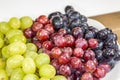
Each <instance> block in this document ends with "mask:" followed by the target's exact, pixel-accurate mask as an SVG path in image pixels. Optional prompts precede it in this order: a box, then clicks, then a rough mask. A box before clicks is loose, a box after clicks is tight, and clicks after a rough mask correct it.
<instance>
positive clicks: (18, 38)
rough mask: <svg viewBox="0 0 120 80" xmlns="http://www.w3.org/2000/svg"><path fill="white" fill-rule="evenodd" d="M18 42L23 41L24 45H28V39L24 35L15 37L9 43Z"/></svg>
mask: <svg viewBox="0 0 120 80" xmlns="http://www.w3.org/2000/svg"><path fill="white" fill-rule="evenodd" d="M17 41H21V42H23V43H26V41H27V40H26V38H25V36H24V35H21V34H18V35H14V36H12V37H11V38H10V39H9V43H13V42H17Z"/></svg>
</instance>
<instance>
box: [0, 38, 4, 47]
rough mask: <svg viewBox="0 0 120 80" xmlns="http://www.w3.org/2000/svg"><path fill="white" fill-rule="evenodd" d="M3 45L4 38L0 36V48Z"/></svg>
mask: <svg viewBox="0 0 120 80" xmlns="http://www.w3.org/2000/svg"><path fill="white" fill-rule="evenodd" d="M3 45H4V40H3V39H2V38H0V48H2V47H3Z"/></svg>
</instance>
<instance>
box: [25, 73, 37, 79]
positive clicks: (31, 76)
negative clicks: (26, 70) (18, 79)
mask: <svg viewBox="0 0 120 80" xmlns="http://www.w3.org/2000/svg"><path fill="white" fill-rule="evenodd" d="M23 80H39V77H38V76H37V75H35V74H27V75H25V76H24V78H23Z"/></svg>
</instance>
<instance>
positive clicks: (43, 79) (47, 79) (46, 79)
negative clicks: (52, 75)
mask: <svg viewBox="0 0 120 80" xmlns="http://www.w3.org/2000/svg"><path fill="white" fill-rule="evenodd" d="M39 80H51V79H49V78H43V77H42V78H40V79H39Z"/></svg>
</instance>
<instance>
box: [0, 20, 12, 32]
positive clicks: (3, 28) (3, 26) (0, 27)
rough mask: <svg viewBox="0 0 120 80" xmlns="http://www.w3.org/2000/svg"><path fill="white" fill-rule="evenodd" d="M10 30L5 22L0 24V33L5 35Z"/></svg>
mask: <svg viewBox="0 0 120 80" xmlns="http://www.w3.org/2000/svg"><path fill="white" fill-rule="evenodd" d="M9 30H10V27H9V25H8V23H7V22H0V32H1V33H3V34H6V33H7V32H8V31H9Z"/></svg>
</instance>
